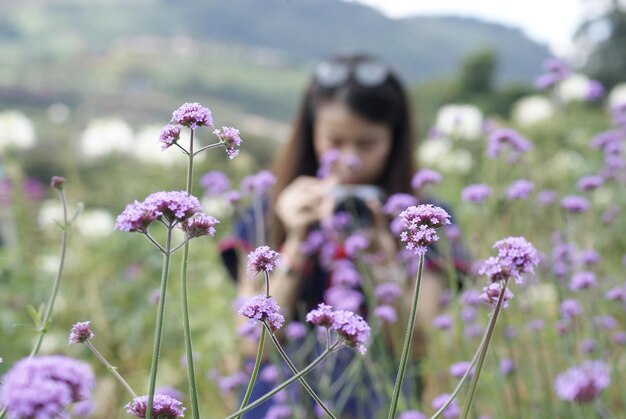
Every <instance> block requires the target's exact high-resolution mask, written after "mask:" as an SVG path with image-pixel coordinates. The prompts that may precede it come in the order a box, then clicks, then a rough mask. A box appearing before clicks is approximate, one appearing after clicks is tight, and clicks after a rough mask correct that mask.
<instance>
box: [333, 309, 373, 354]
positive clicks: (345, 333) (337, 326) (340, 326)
mask: <svg viewBox="0 0 626 419" xmlns="http://www.w3.org/2000/svg"><path fill="white" fill-rule="evenodd" d="M332 328H333V329H334V330H335V331H336V332H337V334H338V335H339V336H341V338H342V339H343V340H344V341H345V343H346V344H347V345H348V346H349V347H351V348H354V349H356V350H357V351H358V352H359V353H361V355H363V354H365V351H366V350H367V349H366V348H365V342H366V341H367V339H368V338H369V336H370V327H369V326H368V324H367V322H365V320H363V318H362V317H361V316H359V315H357V314H354V313H352V312H350V311H345V310H337V311H335V314H334V321H333V325H332Z"/></svg>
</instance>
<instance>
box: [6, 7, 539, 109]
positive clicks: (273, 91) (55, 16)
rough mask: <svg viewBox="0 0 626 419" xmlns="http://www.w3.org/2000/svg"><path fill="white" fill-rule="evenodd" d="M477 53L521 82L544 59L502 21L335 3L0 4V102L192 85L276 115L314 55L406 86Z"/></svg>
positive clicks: (502, 78) (174, 90) (293, 97)
mask: <svg viewBox="0 0 626 419" xmlns="http://www.w3.org/2000/svg"><path fill="white" fill-rule="evenodd" d="M485 49H492V50H494V51H495V52H496V54H497V57H498V62H499V67H498V70H497V72H496V80H497V81H498V82H500V83H502V82H512V81H517V82H528V81H530V80H532V78H533V77H534V76H535V75H536V74H537V73H538V72H539V70H540V66H541V63H542V61H543V60H544V59H545V58H546V57H547V56H548V55H549V52H548V50H547V48H546V47H545V46H542V45H538V44H537V43H535V42H533V41H531V40H529V39H527V38H526V37H525V36H524V35H523V34H522V33H521V32H520V31H519V30H517V29H513V28H509V27H505V26H502V25H498V24H493V23H486V22H482V21H479V20H475V19H465V18H456V17H454V18H453V17H414V18H405V19H390V18H387V17H385V16H384V15H382V14H381V13H379V12H378V11H376V10H374V9H372V8H369V7H367V6H363V5H360V4H356V3H346V2H342V1H339V0H227V1H226V0H204V1H177V0H90V1H81V0H22V1H20V2H15V1H13V0H0V54H1V56H2V57H3V61H4V63H3V64H4V65H2V66H0V88H1V89H2V91H1V92H0V104H1V103H2V102H4V103H6V102H7V101H8V99H7V94H9V96H10V97H11V98H13V99H15V98H16V97H17V98H24V97H30V96H29V95H34V96H35V97H39V98H40V100H42V101H44V102H45V101H47V99H46V97H48V96H50V95H51V96H55V97H56V96H58V95H62V96H63V97H64V101H65V102H70V103H71V102H76V101H80V98H79V97H77V95H78V96H80V95H81V94H82V93H85V94H97V93H99V94H103V95H105V96H107V95H108V96H115V92H122V91H124V92H125V94H130V93H133V92H134V93H145V92H153V94H156V93H154V92H160V93H161V94H165V95H168V94H177V95H181V96H184V97H186V98H188V97H189V95H190V94H192V93H193V94H195V95H196V96H203V95H211V96H215V97H220V98H223V99H225V100H227V101H228V102H230V103H232V104H233V105H234V106H238V107H243V108H244V109H246V110H249V111H254V112H256V113H259V114H261V115H267V116H271V117H278V118H279V119H285V113H288V112H290V109H291V108H292V107H293V104H294V103H295V101H297V96H298V94H299V91H300V90H301V89H302V86H303V85H304V83H305V80H306V77H307V75H308V74H309V73H310V70H311V68H312V66H313V64H314V62H315V61H317V60H319V59H321V58H323V57H326V56H328V55H331V54H333V53H336V52H341V51H365V52H371V53H374V54H376V55H378V56H380V57H382V58H383V59H385V60H387V61H388V62H389V63H390V64H391V65H392V66H394V67H395V68H397V69H398V71H399V72H400V74H401V75H402V76H403V78H404V79H405V80H407V81H408V82H410V83H416V82H418V81H423V80H426V79H429V78H433V77H441V76H453V75H454V74H455V73H456V72H457V69H458V65H459V63H460V62H461V61H462V60H463V58H465V57H466V56H468V55H470V54H472V53H473V52H475V51H477V50H485ZM79 88H80V89H81V90H80V91H79ZM7 89H8V90H7ZM15 89H17V90H15ZM7 92H9V93H7ZM81 92H82V93H81ZM42 95H43V96H42ZM108 96H107V97H108ZM42 97H43V99H42ZM109 99H111V100H112V104H115V103H117V101H116V99H115V97H113V98H109ZM118 99H119V98H118ZM154 99H155V98H154V97H152V99H151V100H149V101H148V102H149V103H153V102H154ZM105 102H106V100H105ZM122 102H125V100H123V101H122ZM111 106H113V105H111Z"/></svg>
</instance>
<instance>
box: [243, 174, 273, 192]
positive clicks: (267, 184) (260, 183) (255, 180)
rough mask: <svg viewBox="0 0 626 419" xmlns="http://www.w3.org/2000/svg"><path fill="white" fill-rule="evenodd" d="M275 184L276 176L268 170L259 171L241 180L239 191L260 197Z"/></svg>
mask: <svg viewBox="0 0 626 419" xmlns="http://www.w3.org/2000/svg"><path fill="white" fill-rule="evenodd" d="M275 183H276V176H274V175H273V174H272V173H271V172H270V171H268V170H261V171H260V172H259V173H257V174H255V175H250V176H246V177H244V178H243V179H242V180H241V191H242V192H243V193H244V194H247V195H256V196H261V195H263V194H264V193H265V192H266V191H268V190H269V189H270V188H271V187H272V186H274V184H275Z"/></svg>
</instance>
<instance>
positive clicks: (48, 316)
mask: <svg viewBox="0 0 626 419" xmlns="http://www.w3.org/2000/svg"><path fill="white" fill-rule="evenodd" d="M58 191H59V196H60V197H61V205H62V206H63V228H62V230H63V232H62V233H61V258H60V260H59V267H58V268H57V273H56V276H55V278H54V282H53V284H52V293H51V294H50V298H49V300H48V304H47V306H46V312H45V314H44V316H43V322H40V323H39V327H40V329H39V336H38V337H37V341H36V343H35V346H33V349H32V350H31V351H30V356H29V357H30V358H32V357H34V356H35V355H37V354H38V353H39V349H40V348H41V343H42V342H43V338H44V336H45V335H46V333H47V332H48V327H50V322H51V320H52V309H53V308H54V302H55V300H56V298H57V294H58V293H59V287H60V285H61V278H62V276H63V266H64V265H65V254H66V251H67V230H68V228H69V226H68V224H67V202H66V200H65V192H63V189H59V190H58Z"/></svg>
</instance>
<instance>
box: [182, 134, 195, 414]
mask: <svg viewBox="0 0 626 419" xmlns="http://www.w3.org/2000/svg"><path fill="white" fill-rule="evenodd" d="M194 132H195V131H194V130H193V129H192V130H191V135H190V136H189V160H188V162H187V193H188V194H190V195H191V193H192V190H193V156H194V152H193V134H194ZM188 264H189V241H187V242H186V243H185V247H184V248H183V263H182V266H181V275H180V296H181V297H180V298H181V308H182V315H183V334H184V337H185V354H186V356H187V379H188V381H189V393H190V395H191V413H192V416H193V418H194V419H200V404H199V403H198V389H197V387H196V372H195V368H194V359H193V343H192V340H191V327H190V324H189V294H188V291H187V266H188Z"/></svg>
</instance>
